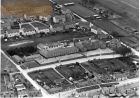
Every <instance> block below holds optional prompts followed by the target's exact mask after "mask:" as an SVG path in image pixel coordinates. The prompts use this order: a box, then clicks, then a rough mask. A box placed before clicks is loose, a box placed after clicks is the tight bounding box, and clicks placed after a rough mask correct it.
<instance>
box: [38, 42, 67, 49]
mask: <svg viewBox="0 0 140 98" xmlns="http://www.w3.org/2000/svg"><path fill="white" fill-rule="evenodd" d="M64 46H65V44H64V43H60V42H55V43H50V44H42V43H40V44H38V45H37V48H38V49H39V50H42V49H45V50H49V51H50V50H54V49H57V48H61V47H64Z"/></svg>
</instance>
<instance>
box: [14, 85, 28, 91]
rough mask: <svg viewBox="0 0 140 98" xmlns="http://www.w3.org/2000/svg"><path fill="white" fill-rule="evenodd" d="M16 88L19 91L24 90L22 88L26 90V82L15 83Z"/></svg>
mask: <svg viewBox="0 0 140 98" xmlns="http://www.w3.org/2000/svg"><path fill="white" fill-rule="evenodd" d="M15 88H16V90H17V91H18V92H19V91H22V90H26V87H25V86H24V84H22V83H21V84H16V85H15Z"/></svg>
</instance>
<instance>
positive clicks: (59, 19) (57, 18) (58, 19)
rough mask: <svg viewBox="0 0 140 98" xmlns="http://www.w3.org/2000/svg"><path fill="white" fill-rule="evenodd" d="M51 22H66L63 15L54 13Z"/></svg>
mask: <svg viewBox="0 0 140 98" xmlns="http://www.w3.org/2000/svg"><path fill="white" fill-rule="evenodd" d="M53 22H54V23H60V22H66V17H65V15H55V16H53Z"/></svg>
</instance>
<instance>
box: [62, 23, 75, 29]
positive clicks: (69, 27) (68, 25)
mask: <svg viewBox="0 0 140 98" xmlns="http://www.w3.org/2000/svg"><path fill="white" fill-rule="evenodd" d="M64 27H65V30H69V29H71V28H74V27H75V22H66V23H65V25H64Z"/></svg>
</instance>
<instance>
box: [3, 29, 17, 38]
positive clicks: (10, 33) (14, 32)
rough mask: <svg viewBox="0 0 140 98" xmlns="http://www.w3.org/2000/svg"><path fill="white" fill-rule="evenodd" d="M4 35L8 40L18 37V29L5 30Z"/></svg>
mask: <svg viewBox="0 0 140 98" xmlns="http://www.w3.org/2000/svg"><path fill="white" fill-rule="evenodd" d="M6 35H7V37H8V38H11V37H14V36H19V35H20V34H19V29H10V30H7V32H6Z"/></svg>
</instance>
